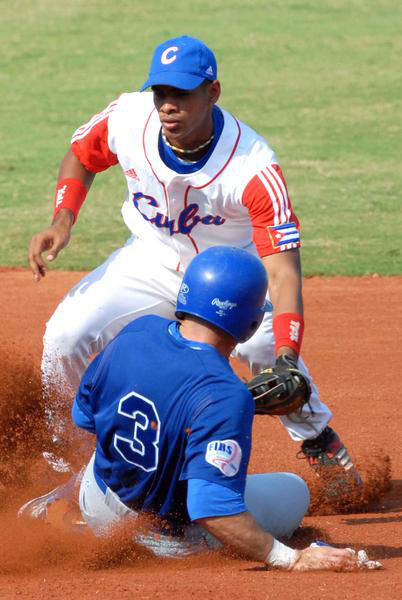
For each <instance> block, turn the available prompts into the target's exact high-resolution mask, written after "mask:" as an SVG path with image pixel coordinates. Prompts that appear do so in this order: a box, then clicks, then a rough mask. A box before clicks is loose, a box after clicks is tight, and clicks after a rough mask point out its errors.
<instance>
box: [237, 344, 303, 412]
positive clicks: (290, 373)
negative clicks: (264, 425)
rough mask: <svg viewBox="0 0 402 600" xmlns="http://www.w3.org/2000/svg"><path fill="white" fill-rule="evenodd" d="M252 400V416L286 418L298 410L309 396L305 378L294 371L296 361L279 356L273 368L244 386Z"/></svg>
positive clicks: (288, 357)
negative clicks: (253, 413)
mask: <svg viewBox="0 0 402 600" xmlns="http://www.w3.org/2000/svg"><path fill="white" fill-rule="evenodd" d="M247 387H248V389H249V390H250V392H251V393H252V395H253V398H254V400H255V414H256V415H288V414H289V413H293V412H296V411H297V410H300V409H301V408H302V407H303V406H304V404H307V403H308V401H309V399H310V396H311V387H310V383H309V381H308V379H307V378H306V376H305V375H303V373H302V372H301V371H299V369H298V368H297V361H296V359H294V358H292V357H291V356H287V355H286V354H283V355H282V356H279V357H278V358H277V359H276V363H275V366H274V367H273V368H271V369H265V370H264V371H262V373H260V374H259V375H257V376H256V377H253V379H251V381H249V382H248V383H247Z"/></svg>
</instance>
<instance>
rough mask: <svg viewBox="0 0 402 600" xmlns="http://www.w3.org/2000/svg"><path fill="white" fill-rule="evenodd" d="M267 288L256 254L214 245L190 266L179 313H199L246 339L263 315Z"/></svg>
mask: <svg viewBox="0 0 402 600" xmlns="http://www.w3.org/2000/svg"><path fill="white" fill-rule="evenodd" d="M267 288H268V280H267V274H266V271H265V268H264V266H263V264H262V262H261V261H260V260H259V259H258V258H257V257H255V256H253V255H252V254H250V253H249V252H246V251H245V250H242V249H240V248H234V247H231V246H213V247H212V248H208V249H207V250H205V251H204V252H202V253H201V254H198V255H197V256H196V257H195V258H194V259H193V260H192V261H191V263H190V265H189V266H188V268H187V271H186V272H185V274H184V277H183V281H182V284H181V286H180V290H179V293H178V296H177V304H176V316H177V317H178V318H183V315H186V314H189V315H193V316H195V317H199V318H200V319H203V320H204V321H207V322H208V323H211V324H212V325H215V326H216V327H218V328H220V329H222V330H223V331H225V332H226V333H228V334H229V335H231V336H232V337H234V338H235V340H236V341H238V342H244V341H246V340H247V339H249V338H250V337H251V336H252V335H253V333H255V331H256V330H257V329H258V327H259V326H260V324H261V321H262V319H263V317H264V313H265V312H266V308H267V304H266V301H265V296H266V293H267ZM271 309H272V307H271Z"/></svg>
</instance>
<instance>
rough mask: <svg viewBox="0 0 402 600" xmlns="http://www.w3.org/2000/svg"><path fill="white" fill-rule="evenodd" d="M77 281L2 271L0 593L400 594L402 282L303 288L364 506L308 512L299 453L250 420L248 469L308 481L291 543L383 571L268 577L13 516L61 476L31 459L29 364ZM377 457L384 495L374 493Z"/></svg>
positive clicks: (268, 424)
mask: <svg viewBox="0 0 402 600" xmlns="http://www.w3.org/2000/svg"><path fill="white" fill-rule="evenodd" d="M81 275H82V274H80V273H63V272H57V271H54V272H51V273H49V274H48V275H47V277H46V278H45V280H44V281H42V282H41V283H40V284H35V283H34V282H33V281H32V278H31V275H30V273H29V272H28V271H25V270H18V269H15V270H7V269H2V270H0V302H1V304H0V306H1V313H2V322H1V330H0V364H1V366H2V369H1V380H0V599H1V600H3V599H4V600H8V599H10V600H12V599H14V598H18V599H23V598H30V599H31V598H40V599H41V600H49V599H51V598H54V599H57V600H60V599H61V598H68V599H69V600H75V599H78V598H80V599H81V600H86V599H93V598H99V599H105V600H106V599H114V598H116V599H119V600H120V599H125V598H133V597H134V598H139V599H141V600H142V599H144V600H145V599H147V598H149V599H151V598H152V599H155V598H164V599H165V598H173V597H180V599H181V600H186V599H188V598H203V599H209V598H223V597H225V598H230V599H231V600H237V599H240V598H242V599H243V598H251V597H252V598H255V599H260V598H261V599H262V598H264V599H268V598H281V599H282V600H293V599H296V598H297V599H300V598H308V599H309V600H310V599H311V600H315V599H320V598H323V599H325V600H332V599H334V600H335V599H336V600H338V598H339V597H340V596H343V597H344V598H346V599H347V600H349V599H351V600H352V599H353V600H354V599H361V598H364V599H365V600H366V599H375V600H385V599H387V600H391V599H395V600H396V599H400V598H401V597H402V543H401V542H402V453H401V451H400V448H401V433H400V427H401V418H400V415H399V412H398V411H397V410H396V409H395V404H396V402H398V401H399V399H400V396H401V393H400V379H401V377H400V376H401V362H402V346H401V344H400V340H399V336H400V324H401V322H402V318H401V317H402V315H401V312H402V311H401V306H402V277H390V278H385V277H384V278H383V277H367V278H366V277H364V278H346V277H335V278H315V277H314V278H309V279H305V281H304V296H305V308H306V334H305V340H304V347H303V354H304V358H305V359H306V361H307V363H308V364H309V366H310V370H311V372H312V374H313V376H314V378H315V381H316V382H317V383H318V384H319V386H320V389H321V395H322V398H323V399H324V400H325V402H326V403H327V404H328V405H329V406H330V408H331V409H332V410H333V412H334V415H335V416H334V419H333V421H332V424H333V426H334V428H335V429H336V430H337V431H338V432H339V433H340V435H341V437H342V438H343V440H344V441H345V443H346V444H347V446H348V448H349V449H350V451H351V453H352V455H353V457H354V458H355V460H356V462H357V463H358V464H359V465H360V469H361V472H362V474H363V476H364V479H365V480H366V481H369V483H368V484H367V485H366V488H365V490H366V492H367V493H366V494H365V496H364V497H362V498H360V504H359V502H357V503H355V505H354V506H352V505H349V507H348V505H347V503H346V502H343V504H342V506H340V507H337V508H336V507H335V509H333V510H332V512H334V510H338V509H341V510H342V511H344V514H329V515H328V514H327V515H322V514H321V515H318V514H317V512H331V509H329V510H328V507H327V508H326V509H325V507H323V505H322V504H321V500H322V499H323V498H322V495H321V496H320V494H322V490H321V491H320V489H319V488H317V481H316V480H315V479H314V478H313V479H312V475H311V473H310V470H309V468H308V466H307V465H306V464H305V462H304V461H302V460H298V459H297V458H296V453H297V451H298V449H299V446H298V444H295V443H294V442H291V441H290V439H289V438H288V436H287V433H286V432H285V431H284V430H283V428H282V427H281V425H280V423H279V422H277V421H276V420H274V419H271V418H269V417H261V416H260V417H256V420H255V426H254V441H253V453H252V458H251V464H250V470H251V471H252V472H263V471H275V470H288V471H293V472H296V473H298V474H300V475H301V476H303V477H305V478H306V479H307V480H308V481H309V483H310V484H311V486H312V495H313V501H314V513H315V514H314V515H313V516H308V517H306V518H305V520H304V523H303V528H302V529H301V531H300V533H299V534H298V535H297V537H296V539H295V542H294V543H295V545H297V546H298V547H303V546H305V545H307V544H308V543H310V541H312V540H313V539H315V538H317V537H318V538H320V539H325V540H328V541H331V543H333V544H335V545H339V546H352V547H354V548H355V549H356V550H358V549H361V548H364V549H366V550H367V552H368V554H369V557H370V558H375V559H377V560H380V561H382V563H383V565H384V570H383V571H373V572H358V573H327V572H320V573H308V574H303V573H287V572H279V571H278V572H276V571H266V570H265V569H264V568H263V567H262V566H261V565H260V564H258V563H253V562H248V561H245V560H240V559H236V558H233V557H230V556H225V555H222V554H219V553H211V554H209V555H206V556H202V557H196V558H189V559H181V560H157V559H155V558H153V557H150V556H148V555H147V554H146V553H145V552H144V551H141V550H140V549H138V548H133V547H132V546H131V543H130V542H128V541H127V536H126V537H125V535H124V532H120V534H119V535H118V536H116V537H115V538H114V539H111V540H106V541H104V542H102V543H100V542H98V541H96V540H94V539H93V538H92V537H91V536H90V535H88V534H86V533H85V534H81V535H80V534H79V533H77V532H73V531H67V530H66V528H65V527H64V522H63V519H62V508H63V507H62V506H61V508H60V515H59V516H57V514H55V516H54V519H53V525H49V524H43V523H37V522H33V523H26V522H23V521H22V520H17V519H16V518H15V509H16V507H18V506H19V505H20V504H21V503H22V502H25V501H26V500H28V499H29V498H31V497H33V496H34V495H39V494H42V493H45V492H47V491H48V490H49V489H51V486H55V485H57V484H58V483H60V482H62V481H65V479H66V476H65V475H58V474H55V473H54V472H51V471H50V470H49V468H48V467H47V465H46V463H44V461H42V460H41V458H40V456H41V450H42V449H43V447H45V446H46V443H47V437H46V436H47V433H46V432H45V428H44V427H43V423H44V418H43V406H42V401H41V393H40V383H39V361H40V353H41V338H42V335H43V332H44V327H45V323H46V320H47V319H48V317H49V316H50V315H51V313H52V311H53V310H54V308H55V307H56V305H57V303H58V302H59V301H60V300H61V298H62V296H63V295H64V293H65V292H66V291H67V290H68V289H69V288H70V287H71V285H73V284H74V283H75V282H76V281H77V280H78V279H79V278H80V277H81ZM398 324H399V329H398ZM236 369H238V372H239V374H240V375H241V376H247V371H246V370H244V369H241V368H239V367H238V366H236ZM387 455H388V456H389V457H390V461H391V469H392V472H391V479H392V488H391V489H390V490H389V491H387V492H385V493H383V494H382V495H381V494H380V493H379V492H380V491H381V489H382V488H384V487H386V483H387V476H388V472H387V468H388V463H387V459H386V456H387ZM365 502H366V504H365ZM320 506H321V508H322V510H320ZM356 507H357V508H356ZM351 511H353V512H351ZM362 511H363V512H362ZM345 512H346V513H347V514H345Z"/></svg>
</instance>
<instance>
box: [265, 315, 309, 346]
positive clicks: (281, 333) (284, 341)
mask: <svg viewBox="0 0 402 600" xmlns="http://www.w3.org/2000/svg"><path fill="white" fill-rule="evenodd" d="M273 330H274V336H275V352H276V354H277V353H278V350H279V348H280V347H281V346H287V347H288V348H293V350H295V351H296V352H297V354H299V353H300V347H301V343H302V339H303V331H304V319H303V317H302V316H301V315H298V314H297V313H282V314H280V315H278V316H277V317H275V319H274V321H273Z"/></svg>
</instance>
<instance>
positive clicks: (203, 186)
mask: <svg viewBox="0 0 402 600" xmlns="http://www.w3.org/2000/svg"><path fill="white" fill-rule="evenodd" d="M233 118H234V117H233ZM235 121H236V125H237V138H236V141H235V144H234V146H233V150H232V152H231V154H230V156H229V158H228V159H227V161H226V162H225V164H224V165H223V167H222V169H221V170H220V171H218V172H217V173H216V175H214V177H212V179H211V180H210V181H208V182H207V183H204V184H203V185H200V186H198V187H195V186H192V185H189V186H188V188H187V189H186V191H185V193H184V208H187V205H188V194H189V191H190V190H191V188H193V189H194V190H202V189H203V188H205V187H208V186H209V185H211V183H212V182H213V181H215V179H216V178H217V177H219V175H220V174H221V173H222V172H223V171H224V170H225V169H226V167H227V166H228V164H229V163H230V161H231V160H232V158H233V155H234V153H235V152H236V149H237V146H238V145H239V140H240V125H239V122H238V121H237V119H235ZM187 235H188V237H189V238H190V240H191V241H192V242H193V245H194V248H195V251H196V252H197V254H198V253H199V250H198V248H197V244H196V243H195V241H194V240H193V238H192V237H191V235H190V234H189V233H188V234H187Z"/></svg>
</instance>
